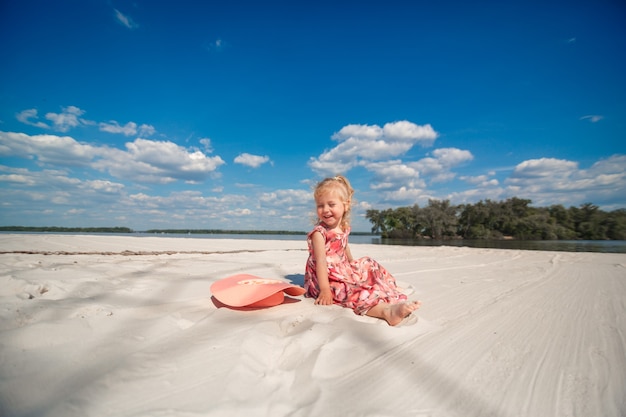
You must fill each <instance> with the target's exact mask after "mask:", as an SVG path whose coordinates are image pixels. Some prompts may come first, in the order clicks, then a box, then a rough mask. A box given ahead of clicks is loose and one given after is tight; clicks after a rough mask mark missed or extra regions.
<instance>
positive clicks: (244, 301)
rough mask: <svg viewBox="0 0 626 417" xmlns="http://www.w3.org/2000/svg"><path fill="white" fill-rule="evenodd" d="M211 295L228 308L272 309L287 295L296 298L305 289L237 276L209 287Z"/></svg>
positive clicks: (285, 283) (272, 280)
mask: <svg viewBox="0 0 626 417" xmlns="http://www.w3.org/2000/svg"><path fill="white" fill-rule="evenodd" d="M211 293H213V296H214V297H215V298H216V299H217V300H218V301H219V302H221V303H223V304H225V305H227V306H230V307H256V308H258V307H272V306H275V305H278V304H282V302H283V301H284V300H285V293H287V295H292V296H297V295H302V294H304V293H305V289H304V288H302V287H299V286H297V285H294V284H290V283H289V282H286V281H281V280H277V279H266V278H261V277H257V276H254V275H249V274H237V275H233V276H231V277H228V278H224V279H220V280H219V281H216V282H214V283H213V284H212V285H211Z"/></svg>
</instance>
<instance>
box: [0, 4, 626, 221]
mask: <svg viewBox="0 0 626 417" xmlns="http://www.w3.org/2000/svg"><path fill="white" fill-rule="evenodd" d="M364 3H365V2H357V1H336V0H335V1H318V2H308V3H305V2H272V1H269V2H252V1H229V2H219V3H218V2H210V1H207V2H201V1H189V0H177V1H158V2H156V1H147V0H137V1H132V2H126V1H114V0H60V1H54V2H50V1H44V0H38V1H35V0H21V1H4V2H2V3H0V53H1V56H2V60H3V64H2V65H1V66H0V192H1V193H2V198H1V201H0V224H2V225H25V226H127V227H130V228H132V229H134V230H146V229H149V228H196V229H198V228H220V229H264V230H302V231H305V230H309V229H310V227H311V216H312V213H313V210H314V206H313V199H312V195H311V194H312V193H311V187H312V185H313V184H314V183H315V182H316V181H318V180H319V179H321V178H323V177H324V176H328V175H334V174H335V173H343V174H345V175H346V176H348V177H349V178H350V180H351V181H352V183H353V185H354V188H355V189H356V199H357V206H356V207H355V215H354V218H353V230H357V231H368V230H369V229H370V224H369V222H368V221H367V220H366V219H364V217H363V215H364V213H365V211H366V210H367V209H369V208H375V209H386V208H389V207H399V206H410V205H413V204H416V203H417V204H419V205H420V206H425V205H427V204H428V200H429V199H430V198H434V199H449V200H451V202H452V203H453V204H461V203H475V202H477V201H479V200H484V199H492V200H503V199H506V198H509V197H520V198H528V199H531V200H532V201H533V204H534V205H537V206H549V205H552V204H563V205H565V206H566V207H569V206H572V205H574V206H578V205H580V204H583V203H585V202H592V203H594V204H596V205H598V206H600V207H601V208H602V209H605V210H614V209H618V208H624V207H626V140H625V139H626V77H624V74H626V53H625V52H624V51H626V4H625V3H624V2H623V1H619V0H613V1H609V0H599V1H584V2H581V1H571V2H550V1H542V2H534V1H527V0H523V1H484V2H467V1H441V2H421V1H415V2H408V1H394V0H389V1H384V2H379V1H373V2H369V3H367V4H364Z"/></svg>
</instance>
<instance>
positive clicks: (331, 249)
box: [304, 224, 407, 315]
mask: <svg viewBox="0 0 626 417" xmlns="http://www.w3.org/2000/svg"><path fill="white" fill-rule="evenodd" d="M316 232H319V233H321V234H322V236H324V240H325V241H326V245H325V247H326V262H327V264H328V281H329V283H330V289H331V292H332V294H333V301H334V303H335V304H339V305H341V306H344V307H348V308H351V309H352V310H353V311H354V312H355V313H356V314H359V315H363V314H365V313H367V312H368V311H369V309H370V308H372V307H374V306H376V305H377V304H378V303H380V302H386V303H389V304H394V303H398V302H401V301H404V300H406V299H407V296H406V295H404V294H402V293H401V292H400V291H399V290H398V287H397V286H396V280H395V279H394V277H393V276H391V274H390V273H389V272H387V270H386V269H385V268H384V267H383V266H382V265H380V264H379V263H378V262H376V261H375V260H374V259H372V258H370V257H363V258H359V259H356V260H353V261H352V262H350V261H348V258H347V256H346V253H345V249H346V246H347V244H348V235H349V234H350V229H347V230H346V231H345V232H343V233H335V232H333V231H331V230H328V229H326V228H325V227H324V226H323V225H320V224H318V225H317V226H315V228H314V229H313V230H312V231H311V232H310V233H309V234H308V235H307V243H308V245H309V258H308V259H307V262H306V270H305V274H304V288H305V289H306V291H307V292H306V295H307V296H309V297H313V298H317V296H318V295H319V284H318V281H317V273H316V270H315V264H316V262H315V257H314V256H313V242H312V239H311V237H312V236H313V233H316Z"/></svg>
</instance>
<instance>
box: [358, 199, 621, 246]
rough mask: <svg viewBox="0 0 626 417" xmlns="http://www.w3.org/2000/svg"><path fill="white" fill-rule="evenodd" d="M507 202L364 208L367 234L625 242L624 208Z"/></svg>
mask: <svg viewBox="0 0 626 417" xmlns="http://www.w3.org/2000/svg"><path fill="white" fill-rule="evenodd" d="M531 204H532V201H531V200H527V199H521V198H510V199H507V200H504V201H491V200H484V201H483V200H481V201H479V202H478V203H476V204H461V205H452V204H450V201H449V200H434V199H431V200H428V206H426V207H419V206H418V205H417V204H415V205H413V206H411V207H398V208H395V209H391V208H389V209H386V210H374V209H370V210H367V212H366V214H365V217H366V218H367V219H368V220H369V221H370V223H371V224H372V233H376V234H380V235H381V236H382V237H386V238H412V239H420V238H426V239H439V240H441V239H504V238H513V239H520V240H576V239H582V240H626V209H618V210H614V211H610V212H607V211H603V210H600V209H599V208H598V206H595V205H593V204H591V203H585V204H582V205H580V206H579V207H573V206H572V207H569V208H565V207H564V206H562V205H560V204H559V205H552V206H549V207H532V206H531Z"/></svg>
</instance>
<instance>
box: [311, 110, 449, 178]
mask: <svg viewBox="0 0 626 417" xmlns="http://www.w3.org/2000/svg"><path fill="white" fill-rule="evenodd" d="M437 136H438V134H437V132H435V131H434V129H433V128H432V127H431V126H430V125H428V124H427V125H424V126H419V125H416V124H414V123H411V122H408V121H399V122H394V123H387V124H385V125H384V126H383V127H380V126H378V125H347V126H345V127H343V128H342V129H341V130H339V132H337V133H335V134H334V135H333V136H332V139H333V140H335V141H337V142H339V144H338V145H337V146H335V147H334V148H332V149H330V150H327V151H325V152H324V153H322V154H321V155H320V156H319V157H317V158H311V159H310V160H309V166H310V167H311V168H312V169H313V170H314V171H316V172H318V173H320V174H330V175H332V174H335V173H339V172H342V173H346V172H347V171H349V170H350V169H352V168H354V167H356V166H358V165H360V164H363V163H364V162H367V161H382V160H385V159H388V158H393V157H397V156H400V155H403V154H404V153H406V152H407V151H408V150H410V149H411V148H412V147H413V146H415V145H417V144H419V145H422V146H430V145H432V144H433V143H434V141H435V139H436V138H437Z"/></svg>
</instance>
